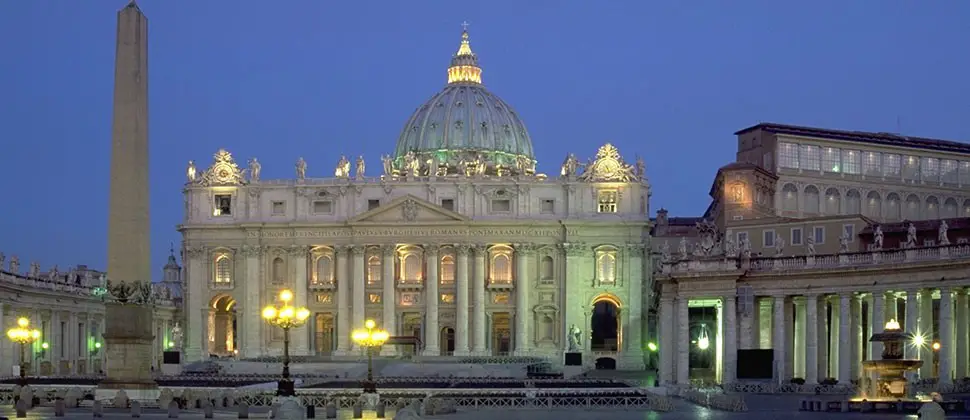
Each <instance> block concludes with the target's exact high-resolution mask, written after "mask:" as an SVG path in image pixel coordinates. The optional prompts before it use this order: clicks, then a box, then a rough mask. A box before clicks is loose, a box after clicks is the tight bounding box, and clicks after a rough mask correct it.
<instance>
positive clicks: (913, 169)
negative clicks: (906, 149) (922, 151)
mask: <svg viewBox="0 0 970 420" xmlns="http://www.w3.org/2000/svg"><path fill="white" fill-rule="evenodd" d="M903 180H904V181H919V158H917V157H914V156H906V157H905V158H903Z"/></svg>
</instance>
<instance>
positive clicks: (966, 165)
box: [958, 162, 970, 185]
mask: <svg viewBox="0 0 970 420" xmlns="http://www.w3.org/2000/svg"><path fill="white" fill-rule="evenodd" d="M958 171H959V172H960V185H970V162H960V169H958Z"/></svg>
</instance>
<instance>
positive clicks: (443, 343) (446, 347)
mask: <svg viewBox="0 0 970 420" xmlns="http://www.w3.org/2000/svg"><path fill="white" fill-rule="evenodd" d="M438 343H439V345H440V350H441V355H442V356H450V355H452V354H454V353H455V329H454V328H451V327H444V328H442V329H441V335H439V336H438Z"/></svg>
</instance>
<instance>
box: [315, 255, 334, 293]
mask: <svg viewBox="0 0 970 420" xmlns="http://www.w3.org/2000/svg"><path fill="white" fill-rule="evenodd" d="M333 265H334V264H333V256H332V255H331V254H323V255H318V256H317V259H316V261H314V263H313V284H317V285H319V284H333V280H334V278H333Z"/></svg>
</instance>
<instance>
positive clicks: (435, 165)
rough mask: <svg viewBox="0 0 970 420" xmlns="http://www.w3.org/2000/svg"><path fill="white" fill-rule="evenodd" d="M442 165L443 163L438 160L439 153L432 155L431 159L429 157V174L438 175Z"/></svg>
mask: <svg viewBox="0 0 970 420" xmlns="http://www.w3.org/2000/svg"><path fill="white" fill-rule="evenodd" d="M440 167H441V163H440V162H439V160H438V155H431V159H428V176H438V170H439V168H440Z"/></svg>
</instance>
